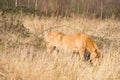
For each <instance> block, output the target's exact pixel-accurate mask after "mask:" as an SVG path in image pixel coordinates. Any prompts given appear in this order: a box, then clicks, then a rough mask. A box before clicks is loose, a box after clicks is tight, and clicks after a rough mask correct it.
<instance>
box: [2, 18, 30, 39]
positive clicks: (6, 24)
mask: <svg viewBox="0 0 120 80" xmlns="http://www.w3.org/2000/svg"><path fill="white" fill-rule="evenodd" d="M2 22H3V23H2V27H1V29H0V32H1V33H6V32H7V33H8V32H10V33H15V34H18V35H20V36H22V37H29V36H30V35H31V33H30V31H29V29H27V28H26V27H25V26H24V25H23V24H22V22H21V21H20V20H17V19H15V18H14V17H11V18H10V20H8V19H7V18H6V17H5V16H4V17H3V21H2Z"/></svg>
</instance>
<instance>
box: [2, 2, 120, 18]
mask: <svg viewBox="0 0 120 80" xmlns="http://www.w3.org/2000/svg"><path fill="white" fill-rule="evenodd" d="M9 8H10V10H12V9H14V8H15V10H21V9H22V10H24V11H31V12H36V13H38V14H39V15H45V16H52V15H54V16H70V15H71V14H78V15H82V16H85V17H91V18H92V17H95V18H98V17H100V18H105V17H107V18H109V17H112V16H113V17H115V18H117V17H120V0H0V9H1V10H4V11H6V10H8V9H9ZM8 11H9V10H8Z"/></svg>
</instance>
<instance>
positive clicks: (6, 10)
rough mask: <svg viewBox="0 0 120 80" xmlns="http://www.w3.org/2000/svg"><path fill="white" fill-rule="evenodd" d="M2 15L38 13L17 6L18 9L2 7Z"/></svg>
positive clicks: (31, 9)
mask: <svg viewBox="0 0 120 80" xmlns="http://www.w3.org/2000/svg"><path fill="white" fill-rule="evenodd" d="M1 11H2V12H3V14H5V13H14V14H15V13H16V14H18V13H21V12H23V13H25V14H38V11H37V10H35V9H33V8H27V7H25V6H18V7H3V8H1Z"/></svg>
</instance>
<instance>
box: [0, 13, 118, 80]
mask: <svg viewBox="0 0 120 80" xmlns="http://www.w3.org/2000/svg"><path fill="white" fill-rule="evenodd" d="M2 17H3V16H0V20H1V22H0V29H3V27H4V26H5V24H4V22H5V21H4V20H3V18H2ZM11 17H13V16H11V15H6V18H5V19H7V20H8V21H7V23H6V24H8V23H9V21H10V20H9V19H10V18H11ZM14 19H15V20H14V21H16V20H20V21H21V23H20V24H22V25H23V26H24V27H25V28H26V29H28V32H29V33H30V35H29V36H27V37H24V36H26V35H24V36H22V35H19V34H17V33H21V32H18V31H17V33H14V32H12V31H8V30H6V31H4V30H3V31H2V32H0V80H119V79H120V49H119V47H120V32H119V30H120V22H119V21H115V20H112V19H106V20H97V19H92V20H91V19H87V18H81V17H75V16H74V17H72V18H58V17H57V18H56V17H50V18H45V17H42V18H39V17H38V16H34V17H33V16H30V15H29V16H22V17H21V16H19V15H17V16H15V17H14ZM14 21H13V22H14ZM13 24H14V25H15V23H13ZM7 26H8V25H7ZM16 27H17V26H16ZM8 28H9V27H8ZM13 30H14V29H13ZM55 30H57V31H61V32H64V33H74V32H77V31H81V32H83V33H86V34H88V35H89V36H91V37H92V38H93V40H94V41H95V42H96V44H97V45H98V47H99V48H100V50H101V52H102V55H103V58H102V59H100V64H99V65H96V66H91V65H90V64H89V63H88V62H81V61H79V60H78V59H77V56H74V57H73V58H71V55H70V54H68V53H62V52H60V53H59V54H56V53H55V52H53V53H52V54H49V53H47V52H46V48H45V44H44V42H43V39H42V37H43V35H42V34H44V33H46V32H48V31H55ZM21 34H23V33H21ZM25 34H28V33H25Z"/></svg>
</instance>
